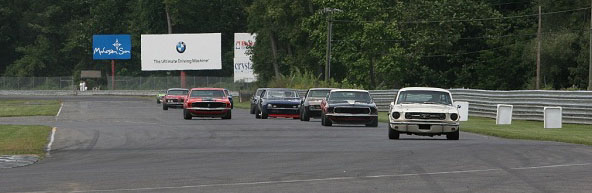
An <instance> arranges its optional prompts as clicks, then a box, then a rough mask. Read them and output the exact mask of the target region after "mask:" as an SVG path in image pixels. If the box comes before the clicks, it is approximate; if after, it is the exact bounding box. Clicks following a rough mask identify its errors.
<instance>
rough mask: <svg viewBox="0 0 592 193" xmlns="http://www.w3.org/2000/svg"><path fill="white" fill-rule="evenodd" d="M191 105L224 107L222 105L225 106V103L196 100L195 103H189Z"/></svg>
mask: <svg viewBox="0 0 592 193" xmlns="http://www.w3.org/2000/svg"><path fill="white" fill-rule="evenodd" d="M191 107H199V108H224V107H226V103H220V102H196V103H191Z"/></svg>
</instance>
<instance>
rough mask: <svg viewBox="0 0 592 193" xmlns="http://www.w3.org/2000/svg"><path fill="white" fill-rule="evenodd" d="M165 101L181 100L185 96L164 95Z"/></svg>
mask: <svg viewBox="0 0 592 193" xmlns="http://www.w3.org/2000/svg"><path fill="white" fill-rule="evenodd" d="M164 98H166V99H182V98H185V95H166V96H164Z"/></svg>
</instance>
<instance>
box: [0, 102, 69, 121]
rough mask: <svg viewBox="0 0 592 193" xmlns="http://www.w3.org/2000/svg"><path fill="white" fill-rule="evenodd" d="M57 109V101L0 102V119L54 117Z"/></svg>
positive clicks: (58, 104) (58, 107)
mask: <svg viewBox="0 0 592 193" xmlns="http://www.w3.org/2000/svg"><path fill="white" fill-rule="evenodd" d="M59 109H60V102H59V101H58V100H3V101H0V117H18V116H55V115H56V114H57V113H58V110H59Z"/></svg>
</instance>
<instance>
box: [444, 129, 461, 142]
mask: <svg viewBox="0 0 592 193" xmlns="http://www.w3.org/2000/svg"><path fill="white" fill-rule="evenodd" d="M459 138H460V132H459V131H458V130H456V132H454V133H448V134H446V139H448V140H458V139H459Z"/></svg>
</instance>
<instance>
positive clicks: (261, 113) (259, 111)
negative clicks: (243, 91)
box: [255, 88, 301, 119]
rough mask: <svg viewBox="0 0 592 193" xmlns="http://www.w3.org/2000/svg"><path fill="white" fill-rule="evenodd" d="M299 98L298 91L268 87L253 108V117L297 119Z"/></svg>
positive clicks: (298, 115)
mask: <svg viewBox="0 0 592 193" xmlns="http://www.w3.org/2000/svg"><path fill="white" fill-rule="evenodd" d="M300 103H301V99H300V96H299V95H298V91H296V90H293V89H287V88H270V89H266V90H264V91H263V92H262V93H261V95H260V98H259V100H258V103H257V107H256V109H255V118H257V119H260V118H261V119H267V118H268V117H286V118H294V119H299V118H300V113H299V111H298V109H299V108H300Z"/></svg>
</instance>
